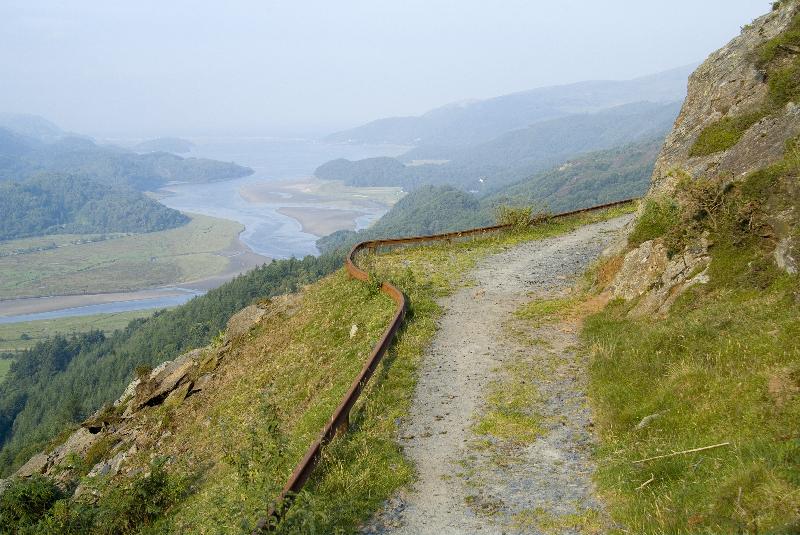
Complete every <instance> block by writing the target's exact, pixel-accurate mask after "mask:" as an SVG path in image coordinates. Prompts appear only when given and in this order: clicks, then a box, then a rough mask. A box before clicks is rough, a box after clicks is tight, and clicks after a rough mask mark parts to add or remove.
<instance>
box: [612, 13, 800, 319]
mask: <svg viewBox="0 0 800 535" xmlns="http://www.w3.org/2000/svg"><path fill="white" fill-rule="evenodd" d="M798 13H800V2H798V1H797V0H791V1H784V2H781V3H780V4H779V5H778V6H777V7H776V9H774V10H773V11H772V12H770V13H768V14H767V15H764V16H762V17H760V18H758V19H756V20H755V21H753V23H752V24H749V25H747V26H746V27H744V28H743V29H742V32H741V34H740V35H739V36H738V37H736V38H734V39H733V40H732V41H731V42H730V43H728V44H727V45H726V46H724V47H723V48H721V49H719V50H718V51H716V52H714V53H713V54H711V55H710V56H709V58H708V59H707V60H706V61H704V62H703V64H702V65H700V67H698V68H697V70H696V71H695V72H694V73H693V74H692V75H691V76H690V78H689V85H688V92H687V97H686V100H685V101H684V104H683V107H682V108H681V112H680V114H679V115H678V118H677V119H676V121H675V126H674V128H673V130H672V131H671V132H670V134H669V135H668V136H667V138H666V141H665V143H664V147H663V148H662V151H661V153H660V155H659V157H658V159H657V161H656V165H655V168H654V170H653V176H652V184H651V188H650V192H649V193H648V196H651V197H657V198H662V197H665V196H667V197H672V198H676V197H679V196H678V195H676V193H677V185H678V182H679V180H680V177H689V178H691V179H695V180H696V179H700V178H703V179H709V180H711V181H713V182H714V183H717V184H720V187H723V186H724V185H725V184H730V183H731V182H732V181H737V180H741V179H743V178H744V177H745V176H746V175H749V174H750V173H753V172H755V171H758V170H760V169H764V168H766V167H768V166H769V165H771V164H774V163H776V162H778V161H780V160H782V159H783V158H785V155H786V150H787V142H788V141H789V140H791V139H793V138H796V137H797V136H798V135H800V106H798V105H797V103H795V102H788V103H787V104H786V105H785V106H783V107H782V108H780V109H778V110H777V111H773V112H772V113H769V114H768V115H767V116H766V117H764V118H762V119H761V120H759V121H757V122H755V123H754V124H753V125H752V126H750V127H749V128H748V129H747V130H746V131H745V132H744V134H743V135H742V137H741V139H740V140H739V141H738V142H737V143H736V144H734V145H733V146H732V147H730V148H728V149H727V150H721V151H719V152H715V153H713V154H709V155H704V156H690V154H691V151H692V147H693V146H694V144H695V142H696V141H697V139H698V137H699V136H700V134H701V133H702V132H703V131H704V129H705V128H706V127H708V126H709V125H712V124H714V123H717V122H718V121H719V120H720V119H723V118H728V117H730V118H737V117H741V116H743V115H745V114H748V113H750V112H753V111H754V110H758V109H760V108H761V107H762V106H763V103H764V102H765V98H766V97H767V95H768V91H769V80H768V73H767V72H766V71H764V70H762V69H761V68H760V67H759V66H758V63H757V50H758V49H759V47H760V46H761V45H762V44H763V43H765V42H766V41H768V40H769V39H772V38H774V37H776V36H778V35H780V34H781V33H782V32H784V31H785V30H786V29H787V28H788V27H789V26H790V24H791V23H792V20H793V18H794V17H795V16H796V15H797V14H798ZM798 157H800V155H799V156H798ZM781 187H783V188H784V190H791V191H789V193H790V195H786V193H787V192H786V191H782V192H781V191H777V189H776V190H775V191H773V194H772V198H771V199H769V200H767V202H766V206H765V207H764V208H765V210H764V211H765V212H766V213H767V214H768V215H767V216H766V223H767V225H768V227H769V229H768V231H767V232H768V234H769V237H770V239H772V240H773V242H774V244H775V250H774V254H773V257H774V261H775V264H776V265H777V266H778V267H780V268H781V269H784V270H785V271H787V272H789V273H795V272H797V270H798V259H800V243H798V242H800V239H798V237H797V236H796V235H795V234H793V233H792V229H793V228H795V227H796V226H797V223H798V217H799V216H798V214H797V213H796V210H795V206H794V204H795V203H793V202H785V201H781V198H782V197H783V198H785V197H791V198H800V195H795V194H796V193H798V191H797V190H799V189H800V185H798V184H796V183H792V184H784V185H782V186H781ZM631 228H632V227H631ZM710 246H711V244H709V243H708V242H707V240H706V237H705V236H704V237H702V238H698V239H695V240H694V241H692V242H691V243H689V244H688V245H687V246H686V249H685V250H684V251H682V252H678V253H676V254H675V255H673V256H672V258H668V256H667V254H666V248H665V246H664V244H663V243H662V240H660V239H658V240H651V241H647V242H644V243H642V244H640V245H639V246H638V247H636V248H633V249H630V248H623V249H622V251H623V252H624V254H625V256H624V261H623V262H622V265H621V268H620V270H619V271H618V273H617V275H616V277H615V278H614V280H613V282H612V283H611V287H610V290H611V293H612V297H615V298H622V299H625V300H632V299H639V302H638V303H637V304H636V306H635V307H634V308H633V309H632V310H631V312H630V313H631V315H634V316H635V315H645V314H652V313H665V312H666V311H668V309H669V307H670V305H671V304H672V303H673V302H674V301H675V299H676V298H677V297H678V296H679V295H680V294H682V293H683V292H684V291H685V290H686V289H687V288H689V287H690V286H691V285H694V284H701V283H704V282H708V280H709V279H708V275H707V271H706V268H707V266H708V264H709V262H710V256H709V247H710ZM625 251H627V252H625ZM609 254H619V253H618V251H614V252H611V253H609Z"/></svg>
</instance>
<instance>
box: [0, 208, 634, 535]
mask: <svg viewBox="0 0 800 535" xmlns="http://www.w3.org/2000/svg"><path fill="white" fill-rule="evenodd" d="M619 213H620V212H619V211H616V212H610V213H600V214H593V215H587V216H580V217H573V218H570V219H567V220H562V221H560V222H553V223H549V224H545V225H541V226H538V227H535V228H530V229H527V230H524V231H522V232H511V233H505V234H501V235H498V236H489V237H485V238H482V239H476V240H474V241H471V242H465V243H463V244H462V245H460V246H455V247H451V246H448V245H444V246H442V245H433V246H430V247H423V248H415V249H411V250H408V251H403V250H400V251H397V252H396V253H394V254H391V255H386V256H381V257H376V258H375V261H376V264H375V265H374V266H373V268H374V269H376V270H377V272H378V273H379V276H380V277H382V278H384V277H385V278H390V279H392V280H395V281H397V283H398V284H401V285H402V287H403V288H404V289H405V290H406V291H407V292H408V294H409V297H410V299H411V302H412V303H413V311H414V312H413V314H412V315H411V316H410V318H409V323H408V324H407V326H406V327H405V329H404V331H403V334H402V336H401V338H400V340H399V341H398V343H397V344H396V346H395V350H393V353H392V355H391V356H390V357H389V358H387V359H386V361H385V362H386V364H385V365H384V366H382V367H381V369H380V370H379V371H378V374H377V375H376V377H375V380H374V382H373V384H372V385H371V386H370V387H369V390H368V392H369V394H368V396H367V397H366V398H365V401H364V404H363V405H362V406H361V407H360V408H359V409H358V410H357V411H354V413H353V418H354V420H353V425H352V429H353V430H354V432H353V433H350V434H347V435H344V436H343V437H342V440H339V441H337V442H335V443H334V444H333V445H332V446H331V448H330V449H329V450H328V451H327V453H326V456H325V460H324V461H323V468H322V470H320V471H319V472H318V475H317V476H315V477H314V479H313V480H312V483H311V485H310V487H309V488H308V491H307V492H304V493H303V495H302V496H301V498H300V503H299V504H297V505H296V506H295V507H294V508H293V512H292V514H290V515H289V516H287V517H286V519H285V520H284V522H283V523H282V525H281V526H280V528H279V532H282V533H314V532H316V533H329V532H334V531H335V530H337V529H345V530H347V531H352V530H353V529H354V528H355V526H356V525H357V524H358V523H359V522H361V521H363V520H364V519H365V517H366V515H369V514H370V513H371V512H372V511H374V510H376V509H377V508H378V507H379V506H380V504H381V503H382V502H383V500H385V499H386V498H387V497H388V496H389V495H390V494H391V492H393V490H395V489H397V488H398V487H399V486H401V485H403V484H405V483H408V482H409V481H410V480H411V478H412V467H411V466H410V464H409V463H408V461H407V460H406V459H404V458H403V456H402V454H401V450H400V448H399V447H398V446H397V445H396V444H395V433H396V429H397V427H396V426H397V421H398V419H400V418H402V417H404V415H406V414H407V411H408V407H409V403H410V399H411V396H412V394H413V385H414V382H415V379H414V376H415V370H416V369H417V366H418V363H419V360H420V357H421V354H422V351H423V349H424V347H425V346H426V345H427V343H428V342H429V340H430V339H431V337H432V335H433V333H434V331H435V320H436V319H437V318H438V317H439V315H440V313H441V309H440V307H439V306H438V305H437V304H436V299H438V298H439V297H441V296H443V295H447V294H449V293H451V292H453V291H454V290H455V289H457V288H460V287H462V279H463V278H464V276H465V275H466V274H467V272H468V271H469V270H470V269H471V267H472V266H474V265H475V263H476V262H477V261H478V260H479V259H480V258H483V257H485V256H487V255H489V254H492V253H497V252H499V251H501V250H504V249H507V248H508V247H510V246H513V245H515V244H519V243H522V242H526V241H531V240H538V239H543V238H546V237H551V236H559V235H563V234H565V233H567V232H569V231H571V230H574V229H575V228H577V227H580V226H582V225H585V224H587V223H590V222H593V221H601V220H604V219H607V218H609V217H613V216H616V215H619ZM279 265H283V264H282V263H278V262H276V263H273V264H271V265H270V266H279ZM270 266H266V267H265V268H264V269H265V270H271V267H270ZM434 266H435V270H434V271H431V268H432V267H434ZM264 273H266V271H265V272H264ZM432 275H433V276H432ZM257 277H258V275H257V274H255V273H254V274H253V275H252V276H251V275H248V276H247V277H245V278H243V280H242V281H241V282H240V283H239V284H240V287H242V286H241V285H244V286H243V287H246V288H250V289H251V290H254V291H255V292H256V293H255V294H250V295H251V296H256V295H259V293H258V292H259V291H263V290H260V289H259V286H258V285H257V284H255V285H254V284H252V283H255V282H256V281H257V280H258V278H257ZM231 284H234V283H231ZM223 288H224V287H223ZM267 288H269V287H264V289H265V290H267ZM231 289H232V288H230V289H227V290H223V289H220V290H222V291H220V290H215V291H214V292H210V293H209V296H211V295H212V294H214V295H215V296H216V297H217V298H219V297H222V296H223V295H226V294H230V290H231ZM267 291H269V290H267ZM261 295H263V294H261ZM252 298H253V297H251V299H252ZM202 299H204V298H199V299H196V300H195V301H194V302H193V303H197V304H196V305H195V306H194V307H191V303H190V305H186V307H183V308H184V309H186V310H185V311H181V309H177V310H176V311H171V312H167V313H164V314H163V315H159V316H156V317H155V318H153V319H152V320H144V321H140V322H136V323H137V324H139V325H143V326H147V325H148V323H152V322H153V321H155V322H156V323H158V324H160V325H162V327H166V328H169V329H170V331H171V332H173V331H174V332H183V331H184V330H183V329H180V328H177V329H173V328H172V327H169V326H170V325H171V324H170V323H168V322H166V321H161V320H160V319H159V318H164V319H166V318H167V317H168V316H169V315H173V314H176V313H180V314H181V316H182V317H186V318H187V320H188V319H190V318H191V320H196V318H197V316H196V312H197V311H198V309H199V310H202V306H201V305H200V304H199V301H201V300H202ZM209 304H210V303H209ZM190 307H191V308H192V310H191V311H190V310H189V308H190ZM392 310H393V304H392V302H391V301H390V300H388V299H387V298H386V297H385V296H384V295H383V294H381V293H379V292H377V291H375V288H374V287H373V286H372V285H370V284H364V283H362V282H359V281H355V280H353V279H350V278H348V277H347V276H346V275H345V273H344V272H342V271H339V272H336V273H334V274H332V275H330V276H328V277H325V278H323V279H322V280H320V281H319V282H317V283H315V284H312V285H310V286H309V287H307V288H305V289H304V290H303V291H302V292H301V293H298V294H293V295H288V296H284V297H280V298H276V299H273V300H268V299H263V298H262V299H260V300H259V301H258V302H257V303H256V305H255V306H250V307H248V308H245V309H244V310H242V311H241V312H239V313H238V314H236V315H235V316H233V317H232V318H231V320H230V321H229V323H228V326H227V329H226V331H225V333H224V335H220V336H217V337H215V339H214V341H213V342H212V343H211V344H210V345H209V346H207V347H204V348H201V349H199V350H194V351H190V352H188V353H184V354H183V355H181V356H178V354H177V352H175V353H173V355H174V356H176V357H178V358H176V359H175V360H173V361H171V362H168V363H166V364H164V365H162V366H158V367H156V368H149V367H144V366H141V367H140V368H139V369H138V370H137V374H138V377H139V379H137V380H135V381H134V383H132V385H131V386H130V387H129V388H128V389H127V390H126V391H125V393H124V394H122V398H121V401H120V402H119V403H117V404H116V405H114V406H111V405H109V406H107V407H106V408H104V409H102V410H100V411H98V412H97V413H96V414H94V415H92V416H91V417H90V418H89V419H88V420H86V421H85V422H84V424H83V425H82V427H80V428H79V429H77V430H76V431H74V432H72V433H71V434H70V432H69V431H67V432H65V433H62V434H61V435H60V436H59V438H58V439H56V440H54V441H53V442H51V445H50V446H49V447H48V448H47V450H46V451H47V453H42V454H39V455H35V456H34V457H33V458H32V459H31V460H30V461H29V462H28V463H26V464H25V466H23V467H22V468H21V469H20V471H19V472H18V474H19V475H25V474H31V475H33V474H39V473H44V474H46V475H47V476H48V477H54V478H56V480H57V481H59V482H60V485H61V487H53V486H52V483H51V482H49V481H48V479H45V478H42V477H36V476H34V477H32V478H29V479H27V480H26V481H25V482H23V483H18V482H17V481H16V480H11V481H10V482H9V483H10V484H11V485H12V487H10V489H11V490H10V491H9V490H7V491H6V493H8V492H11V493H12V494H11V495H12V496H25V495H26V493H30V492H37V493H38V495H39V496H42V501H41V502H39V503H40V504H41V507H40V509H39V510H38V511H37V512H36V513H35V514H32V515H31V516H27V517H25V518H24V519H19V518H14V519H13V520H14V522H16V524H15V525H17V526H23V525H24V526H28V527H29V529H34V530H35V529H39V530H47V529H52V530H53V531H55V532H57V531H59V530H62V531H63V530H68V529H72V530H78V531H81V530H82V531H84V532H98V533H100V532H104V531H107V530H111V531H114V530H118V529H123V528H121V526H127V527H126V528H124V529H129V530H131V531H139V530H141V529H151V530H155V531H156V532H159V531H162V532H163V531H172V532H187V531H190V532H196V533H216V532H219V531H223V532H227V531H237V530H240V529H242V527H244V529H248V530H249V529H251V528H252V526H253V524H254V522H255V520H256V519H257V518H258V516H259V515H263V513H264V511H265V509H266V507H267V506H268V499H269V498H268V497H269V496H275V495H277V492H278V490H279V489H280V486H281V485H283V483H284V481H285V479H286V478H287V477H288V475H289V473H290V471H291V470H292V468H293V466H294V464H295V463H296V462H297V461H298V460H299V459H300V457H301V456H302V455H303V452H304V450H305V449H306V448H307V446H308V445H309V443H310V442H311V441H312V440H313V438H314V437H315V436H316V434H317V433H318V432H319V429H320V428H321V426H322V425H323V424H324V423H325V421H326V420H327V419H328V417H329V414H330V413H331V411H332V409H333V408H334V407H335V405H336V403H337V402H338V399H339V397H340V396H341V395H342V394H343V393H344V392H345V390H346V389H347V387H348V386H349V384H350V382H351V381H352V379H353V377H354V375H355V373H356V372H357V371H358V370H359V369H360V368H361V365H362V363H363V359H364V357H365V356H366V355H367V354H368V353H369V350H370V349H371V347H372V345H373V344H374V343H375V342H376V340H377V339H378V336H379V335H380V333H381V332H382V331H383V329H384V328H385V326H386V323H387V321H388V319H389V317H390V315H391V312H392ZM179 311H181V312H179ZM132 329H134V331H135V330H139V331H141V328H139V327H138V325H132ZM96 336H97V335H95V337H96ZM120 336H123V335H122V334H121V333H120V335H115V337H120ZM137 336H141V337H142V338H141V339H142V340H151V339H152V336H151V335H149V333H147V332H140V333H139V334H138V335H137ZM162 336H163V335H162ZM89 338H90V337H85V339H83V338H82V339H76V340H73V341H70V340H56V341H54V343H53V344H51V345H48V346H46V347H45V346H44V345H42V346H39V347H37V349H36V350H35V351H33V352H29V353H27V354H25V356H23V357H21V358H20V359H19V360H18V361H17V363H15V364H14V365H13V366H12V370H11V373H12V375H11V378H10V380H8V381H6V382H5V383H3V384H2V385H0V388H4V389H8V392H7V394H6V395H7V396H9V397H7V398H6V399H7V400H8V401H7V403H10V404H9V405H6V406H11V407H13V406H15V404H14V403H15V402H14V401H13V400H14V398H13V394H14V393H15V392H16V395H20V394H21V393H22V392H20V391H18V390H16V389H14V387H13V386H12V385H14V384H15V383H17V382H18V381H15V380H14V379H15V375H14V374H15V373H17V374H19V373H22V372H23V371H24V370H26V369H28V370H30V371H31V372H33V371H34V370H45V372H44V373H30V377H29V378H27V379H26V380H25V382H24V383H23V384H30V385H31V386H30V387H26V388H27V389H28V390H27V391H28V392H37V397H36V399H37V400H39V401H37V402H33V401H32V400H29V401H28V402H27V405H28V407H27V408H26V409H25V411H26V416H25V418H20V417H16V418H15V419H16V420H17V421H24V422H26V425H30V424H31V423H32V422H29V419H30V418H32V417H35V415H37V413H39V411H42V410H46V409H49V408H51V407H55V406H61V407H64V404H63V402H62V403H56V402H55V401H54V400H52V399H51V400H48V401H47V402H46V403H44V400H45V397H44V396H42V395H41V394H38V392H50V394H48V395H50V396H56V395H66V394H65V392H68V391H70V390H71V389H70V388H63V387H59V388H45V386H46V385H47V384H49V383H50V381H53V382H55V383H56V384H59V385H63V384H67V383H64V381H70V382H73V383H72V384H74V385H76V386H77V385H80V384H81V380H80V378H81V377H85V374H82V373H80V372H79V371H78V370H80V369H82V368H83V367H85V366H86V365H88V363H89V362H91V361H92V360H93V358H94V357H92V356H91V355H92V352H93V351H97V349H95V350H93V351H92V350H88V351H87V350H82V349H80V348H81V347H82V346H87V347H91V346H92V345H94V344H96V343H97V342H95V341H94V340H90V339H89ZM207 340H208V339H207ZM152 343H156V344H157V345H161V344H163V342H157V341H155V340H152ZM100 347H102V345H101V346H100ZM184 347H186V346H184ZM189 347H191V346H189ZM76 349H77V350H78V355H77V356H76V355H75V350H76ZM136 353H139V354H147V353H146V352H141V351H137V352H136ZM125 354H127V351H125V352H118V353H117V354H116V356H115V357H114V359H113V360H110V359H108V360H107V359H106V358H104V359H103V361H104V362H108V365H109V368H108V369H109V371H110V370H112V369H118V366H119V364H116V365H115V364H112V363H113V362H115V361H116V362H119V359H121V358H123V356H124V355H125ZM162 354H163V353H162ZM82 355H85V356H82ZM265 357H266V358H265ZM33 358H37V359H40V358H41V359H45V362H46V363H47V365H43V364H42V363H35V362H32V361H31V359H33ZM79 362H80V364H79ZM127 362H131V361H130V360H128V361H127ZM134 362H135V361H134ZM151 362H157V360H156V359H155V358H154V359H153V360H151ZM25 363H28V364H25ZM131 368H132V367H129V368H128V369H129V370H131ZM58 370H65V371H67V372H69V370H74V372H72V373H69V375H68V376H67V375H66V374H63V373H62V374H58V373H56V374H55V377H56V379H55V380H54V379H50V377H52V376H53V372H57V371H58ZM128 373H130V372H128ZM125 375H127V374H120V375H119V376H118V377H119V378H120V379H123V378H125ZM22 377H26V376H25V375H24V374H23V375H21V376H20V378H22ZM115 377H116V376H115ZM127 378H130V376H129V375H128V377H127ZM127 378H125V379H127ZM104 384H106V383H104ZM33 385H36V386H35V387H34V386H33ZM110 390H111V388H108V390H106V392H109V393H110ZM122 390H123V387H122V386H120V387H118V389H117V392H116V393H115V394H113V397H112V398H110V399H113V398H115V397H117V396H119V395H120V392H122ZM23 392H24V391H23ZM106 395H107V394H106ZM92 397H93V399H95V400H96V399H98V397H100V396H98V395H97V394H94V395H93V396H92ZM17 399H19V398H17ZM107 399H109V398H107ZM81 400H82V398H80V397H79V398H77V400H75V401H73V402H72V403H71V404H67V405H66V406H67V407H70V408H71V410H74V411H75V412H74V413H73V417H74V415H75V414H80V413H81V412H82V411H81V409H82V408H83V407H84V406H85V405H84V404H83V403H81ZM16 403H19V402H18V401H17V402H16ZM31 405H34V406H38V407H40V408H39V409H38V410H37V409H34V407H32V406H31ZM52 412H53V414H52V415H51V416H50V418H52V419H51V420H50V421H51V422H52V423H50V424H49V429H51V430H55V429H58V425H57V424H58V422H64V421H65V420H68V419H69V416H66V415H65V414H64V412H63V411H60V412H58V413H57V414H56V411H55V410H53V411H52ZM19 425H20V424H16V425H15V429H16V428H18V427H19ZM62 425H63V424H62ZM45 428H46V427H45V426H44V425H42V424H39V425H38V426H33V427H31V429H32V430H35V433H38V434H39V436H40V437H41V436H42V435H44V434H45V433H43V429H45ZM30 432H31V431H29V433H30ZM51 432H52V431H51ZM28 440H30V438H29V439H28ZM15 442H17V440H14V441H13V442H12V443H15ZM15 449H16V448H15ZM6 451H13V450H11V449H10V448H7V450H6ZM16 451H17V452H19V453H18V455H17V457H18V459H20V458H23V459H24V458H25V454H26V453H28V454H30V453H32V452H33V451H36V450H35V449H34V448H33V447H29V448H26V449H25V450H20V449H16ZM7 458H8V457H6V459H7ZM334 467H337V468H334ZM143 470H144V471H143ZM64 488H66V489H67V492H66V493H65V492H64V490H59V489H64ZM89 489H92V491H91V492H92V493H96V496H97V499H93V498H90V494H89V493H88V492H87V491H88V490H89ZM114 489H117V490H114ZM345 493H346V495H347V499H346V500H341V499H340V498H341V496H343V495H344V494H345ZM73 494H74V496H73ZM6 495H7V494H5V495H4V496H6ZM5 503H9V502H5ZM142 503H149V504H150V506H149V507H148V508H147V509H145V510H143V509H141V504H142ZM51 506H52V508H51ZM62 511H63V512H62ZM3 514H7V515H9V514H10V510H9V509H8V508H6V509H3V502H2V500H0V518H3V517H2V516H1V515H3ZM5 518H9V517H8V516H7V517H5ZM309 525H310V526H312V527H310V528H309V527H308V526H309ZM302 526H306V527H305V528H303V527H302Z"/></svg>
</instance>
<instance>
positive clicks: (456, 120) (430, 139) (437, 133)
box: [327, 66, 693, 146]
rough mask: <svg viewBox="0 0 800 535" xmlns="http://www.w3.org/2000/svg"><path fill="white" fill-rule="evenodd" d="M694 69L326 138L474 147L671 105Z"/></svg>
mask: <svg viewBox="0 0 800 535" xmlns="http://www.w3.org/2000/svg"><path fill="white" fill-rule="evenodd" d="M692 69H693V66H684V67H679V68H677V69H672V70H669V71H665V72H661V73H657V74H653V75H650V76H643V77H640V78H634V79H632V80H622V81H587V82H579V83H576V84H569V85H563V86H553V87H542V88H538V89H532V90H530V91H523V92H520V93H513V94H510V95H503V96H500V97H495V98H491V99H487V100H479V101H473V102H466V103H455V104H450V105H448V106H443V107H441V108H436V109H434V110H431V111H429V112H427V113H425V114H424V115H421V116H419V117H393V118H387V119H379V120H377V121H373V122H371V123H368V124H366V125H363V126H360V127H357V128H353V129H351V130H345V131H343V132H338V133H335V134H332V135H330V136H328V138H327V140H328V141H334V142H351V143H394V144H398V145H433V146H454V145H474V144H479V143H483V142H487V141H490V140H491V139H493V138H495V137H497V136H499V135H501V134H504V133H506V132H509V131H511V130H515V129H518V128H525V127H527V126H529V125H531V124H533V123H536V122H539V121H546V120H548V119H556V118H559V117H564V116H566V115H572V114H582V113H591V112H595V111H598V110H601V109H603V108H611V107H614V106H620V105H622V104H629V103H632V102H639V101H644V100H647V101H651V102H674V101H678V100H681V99H682V98H683V97H684V95H685V94H686V77H687V76H688V75H689V73H690V72H691V71H692Z"/></svg>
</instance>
